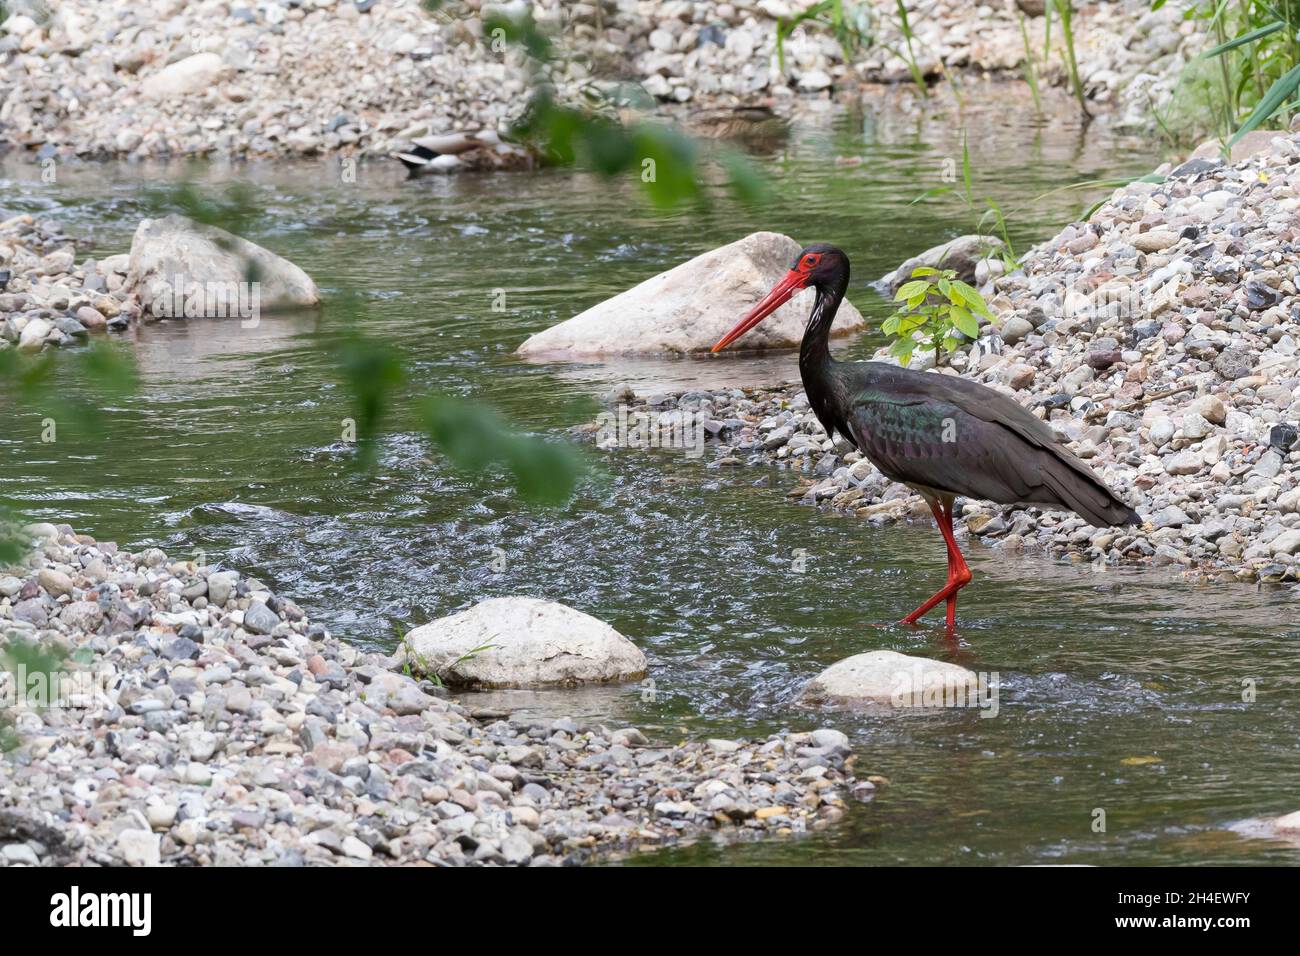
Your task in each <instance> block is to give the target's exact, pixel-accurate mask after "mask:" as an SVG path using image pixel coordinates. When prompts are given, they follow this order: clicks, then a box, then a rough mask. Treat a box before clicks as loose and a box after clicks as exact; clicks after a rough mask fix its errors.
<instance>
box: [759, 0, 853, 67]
mask: <svg viewBox="0 0 1300 956" xmlns="http://www.w3.org/2000/svg"><path fill="white" fill-rule="evenodd" d="M804 23H811V24H817V25H819V26H824V27H829V28H830V31H831V32H832V33H833V34H834V35H835V39H836V40H838V41H839V44H840V50H841V52H843V54H844V62H845V63H846V64H847V63H852V62H853V57H854V56H855V55H856V54H857V52H858V51H859V50H861V49H864V48H865V47H869V46H871V41H872V37H871V8H870V7H868V6H866V5H865V4H856V3H848V4H846V3H845V2H844V0H821V2H819V3H814V4H813V5H812V6H810V7H808V8H807V9H805V10H803V11H802V12H800V13H797V14H795V15H794V16H793V17H790V18H789V19H786V18H785V17H781V18H780V19H778V20H777V21H776V62H777V67H778V69H780V71H781V72H782V73H784V72H785V41H786V40H788V39H789V38H790V36H791V35H792V34H793V33H794V31H795V30H796V29H798V28H799V27H800V26H801V25H802V24H804Z"/></svg>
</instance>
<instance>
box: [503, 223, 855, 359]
mask: <svg viewBox="0 0 1300 956" xmlns="http://www.w3.org/2000/svg"><path fill="white" fill-rule="evenodd" d="M799 249H800V246H799V244H798V243H797V242H795V241H794V240H793V239H791V238H790V237H789V236H783V235H781V234H780V233H775V232H755V233H752V234H751V235H748V236H746V237H745V238H744V239H741V240H739V241H737V242H733V243H731V244H730V245H726V246H723V247H722V248H720V249H714V250H713V251H712V252H706V253H704V254H703V255H701V256H696V257H695V258H694V259H692V260H690V261H689V262H684V263H682V264H681V265H679V266H676V267H674V268H672V269H669V270H668V271H667V272H661V273H659V275H657V276H655V277H654V278H651V279H647V280H646V281H644V282H642V283H641V284H640V285H638V286H634V287H633V288H631V289H628V290H627V291H626V292H621V293H619V294H618V295H616V296H614V298H612V299H607V300H606V301H604V302H602V303H600V304H599V305H595V306H592V307H591V308H590V309H588V310H587V311H585V312H582V313H580V314H579V315H575V316H574V317H573V318H571V319H569V320H567V321H565V322H561V323H560V324H559V325H554V326H552V327H551V328H549V329H546V330H545V331H544V332H538V333H537V334H536V335H534V336H532V337H530V338H529V339H528V340H527V341H525V342H524V344H523V345H521V346H519V354H521V355H533V356H539V355H554V356H556V357H567V356H580V355H617V354H620V353H624V354H625V353H630V352H676V353H683V352H707V351H708V350H709V349H711V348H712V347H713V346H714V344H715V343H716V342H717V341H718V339H720V338H722V336H723V335H725V334H726V333H727V331H728V330H729V329H730V328H731V327H732V326H734V325H735V324H736V323H737V322H739V321H740V320H741V319H742V318H743V317H744V315H745V313H746V312H748V311H749V310H750V308H752V307H753V305H754V304H755V303H756V302H758V300H759V299H761V298H762V297H763V296H765V295H767V293H768V292H769V291H770V290H771V288H772V286H774V285H776V283H777V282H778V281H779V280H780V279H781V277H782V276H784V275H785V274H786V272H788V271H789V269H790V266H791V265H793V263H794V260H795V256H796V255H798V253H799ZM813 296H814V293H813V290H812V289H805V290H804V291H803V292H800V293H799V294H798V295H796V296H795V297H794V298H792V299H791V300H790V301H789V302H787V303H786V304H785V305H783V306H782V307H781V308H779V309H777V310H776V312H774V313H773V314H772V315H771V316H769V317H768V318H767V319H766V320H765V321H764V322H762V323H761V324H760V325H759V326H758V327H757V328H756V329H753V330H751V331H750V332H749V333H747V334H746V335H745V336H744V338H742V339H741V340H740V341H739V342H737V343H736V344H735V345H734V346H733V347H732V348H734V349H771V348H793V347H795V346H797V345H798V344H799V340H800V339H801V338H802V337H803V332H804V327H805V326H806V325H807V321H808V313H809V312H811V311H812V303H813ZM862 326H863V322H862V314H861V313H860V312H858V310H857V309H855V308H854V307H853V306H852V304H850V303H849V302H845V303H844V304H843V305H841V306H840V311H839V313H838V317H837V318H836V320H835V326H834V332H835V334H842V333H847V332H854V331H857V330H859V329H861V328H862Z"/></svg>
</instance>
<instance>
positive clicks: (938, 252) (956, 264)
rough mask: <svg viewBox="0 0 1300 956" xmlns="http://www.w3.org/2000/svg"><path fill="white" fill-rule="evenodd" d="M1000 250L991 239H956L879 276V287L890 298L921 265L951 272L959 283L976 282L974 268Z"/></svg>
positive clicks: (986, 237) (988, 237)
mask: <svg viewBox="0 0 1300 956" xmlns="http://www.w3.org/2000/svg"><path fill="white" fill-rule="evenodd" d="M1001 248H1002V240H1000V239H998V238H996V237H994V236H980V235H973V234H972V235H969V236H958V237H957V238H956V239H951V240H949V241H948V242H945V243H941V244H940V245H937V246H934V247H932V248H930V249H926V250H925V252H923V253H921V254H920V255H918V256H913V257H912V258H910V259H908V260H907V261H906V262H904V263H903V264H902V265H901V266H899V267H898V268H897V269H895V270H894V271H893V272H889V273H886V274H885V275H883V276H881V277H880V282H879V283H878V285H880V286H881V287H882V288H886V289H888V290H889V294H890V295H893V294H894V293H895V292H897V291H898V290H899V287H900V286H902V284H903V283H904V282H906V281H907V280H908V279H910V278H912V270H913V269H917V268H920V267H921V266H929V267H930V268H931V269H952V270H953V271H954V272H956V273H957V278H958V279H960V280H961V281H962V282H968V283H972V284H973V283H974V282H975V267H976V266H978V265H979V264H980V262H981V261H982V260H984V259H987V258H988V257H989V256H993V255H997V254H998V252H999V250H1001Z"/></svg>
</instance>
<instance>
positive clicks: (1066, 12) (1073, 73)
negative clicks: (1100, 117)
mask: <svg viewBox="0 0 1300 956" xmlns="http://www.w3.org/2000/svg"><path fill="white" fill-rule="evenodd" d="M1050 5H1051V6H1052V7H1055V8H1056V15H1057V16H1058V17H1059V18H1060V20H1061V39H1062V40H1064V41H1065V66H1066V72H1067V73H1068V74H1069V76H1070V89H1071V91H1072V92H1073V93H1074V97H1075V99H1077V100H1078V101H1079V111H1080V112H1081V113H1083V115H1084V118H1085V120H1086V119H1091V118H1092V114H1091V113H1089V112H1088V101H1087V99H1086V98H1085V97H1084V93H1083V80H1082V79H1080V77H1079V61H1078V59H1077V58H1076V57H1075V55H1074V0H1051V4H1050ZM1046 29H1049V30H1050V29H1051V21H1050V20H1048V21H1047V27H1046Z"/></svg>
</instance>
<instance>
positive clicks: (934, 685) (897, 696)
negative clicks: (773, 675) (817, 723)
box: [799, 651, 979, 710]
mask: <svg viewBox="0 0 1300 956" xmlns="http://www.w3.org/2000/svg"><path fill="white" fill-rule="evenodd" d="M978 691H979V685H978V679H977V677H976V674H975V673H974V672H973V671H969V670H967V669H966V668H964V667H959V666H958V665H956V664H948V663H946V662H944V661H932V660H930V659H928V658H925V657H912V656H910V655H907V654H899V653H898V652H897V651H870V652H869V653H866V654H856V655H854V656H853V657H846V658H845V659H844V660H842V661H837V662H836V663H834V664H832V665H831V666H830V667H828V668H826V670H824V671H822V672H821V673H820V674H818V675H817V676H816V677H814V678H813V679H812V680H811V681H809V682H808V683H807V684H806V685H804V688H803V690H802V691H801V692H800V694H799V699H800V701H801V702H802V703H807V704H831V705H835V706H842V707H844V706H847V707H852V706H861V705H885V706H889V707H894V708H897V709H899V710H922V709H925V708H927V707H931V708H932V707H934V706H936V702H937V705H938V706H952V704H951V703H947V704H945V701H956V702H959V703H960V702H962V701H965V702H967V704H966V705H969V703H970V702H971V701H974V700H976V699H977V698H976V694H977V693H978Z"/></svg>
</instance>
